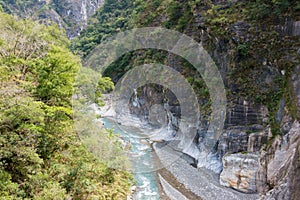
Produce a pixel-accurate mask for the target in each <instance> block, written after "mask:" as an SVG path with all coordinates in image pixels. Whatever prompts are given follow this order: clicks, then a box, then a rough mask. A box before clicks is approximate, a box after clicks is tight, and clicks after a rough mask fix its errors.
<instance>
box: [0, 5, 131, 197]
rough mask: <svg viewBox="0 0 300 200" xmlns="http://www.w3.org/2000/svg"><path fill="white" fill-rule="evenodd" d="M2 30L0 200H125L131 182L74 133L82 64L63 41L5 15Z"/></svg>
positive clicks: (50, 30) (50, 29)
mask: <svg viewBox="0 0 300 200" xmlns="http://www.w3.org/2000/svg"><path fill="white" fill-rule="evenodd" d="M0 29H1V32H0V93H1V94H0V133H1V134H0V199H67V198H72V199H124V198H126V196H127V194H128V191H129V186H130V184H131V175H130V174H128V173H127V172H122V171H118V170H115V169H112V168H110V167H108V166H107V163H105V160H98V159H96V158H95V157H94V156H93V155H92V154H91V153H90V152H88V151H87V149H86V148H85V147H84V146H83V145H82V144H81V142H80V140H79V138H78V136H77V134H76V131H75V129H74V127H73V113H72V108H71V96H72V94H73V84H74V79H75V76H76V73H77V71H78V70H79V69H80V68H81V62H80V58H78V57H77V56H75V55H74V54H72V53H71V52H70V51H69V49H68V46H69V41H68V39H67V38H66V37H65V33H64V32H63V31H61V30H59V29H58V27H57V26H45V25H42V24H39V23H37V22H34V21H31V20H23V19H18V18H15V17H13V16H11V15H8V14H5V13H3V12H2V11H0ZM103 81H106V82H107V81H109V80H108V79H104V80H103ZM100 83H101V81H100ZM107 85H109V84H107ZM102 135H104V137H109V136H108V135H110V134H109V132H107V133H105V132H104V133H102ZM105 135H106V136H105ZM116 145H117V144H116ZM102 153H103V154H105V152H102Z"/></svg>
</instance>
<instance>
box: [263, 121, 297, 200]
mask: <svg viewBox="0 0 300 200" xmlns="http://www.w3.org/2000/svg"><path fill="white" fill-rule="evenodd" d="M299 158H300V124H299V122H294V123H293V125H292V128H291V130H290V131H289V133H288V134H286V135H284V136H277V137H276V139H275V140H274V142H273V143H272V145H271V146H270V147H269V148H268V149H267V150H266V151H263V152H262V154H261V158H260V160H259V170H258V174H257V187H258V191H259V193H261V194H265V193H266V192H267V191H268V192H267V194H266V195H263V197H262V198H263V199H298V198H299V196H300V191H299V185H300V177H299V174H300V159H299Z"/></svg>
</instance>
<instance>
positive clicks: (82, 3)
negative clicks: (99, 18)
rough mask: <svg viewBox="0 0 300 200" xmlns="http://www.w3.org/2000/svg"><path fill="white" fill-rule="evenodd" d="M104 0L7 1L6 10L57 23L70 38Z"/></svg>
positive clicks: (24, 16)
mask: <svg viewBox="0 0 300 200" xmlns="http://www.w3.org/2000/svg"><path fill="white" fill-rule="evenodd" d="M103 4H104V0H64V1H61V0H32V1H24V2H20V3H19V4H15V3H14V1H9V2H5V8H4V10H5V11H6V12H8V13H11V14H14V15H17V16H20V17H22V18H33V19H34V20H40V21H41V22H43V23H45V24H52V23H53V22H54V23H57V24H58V26H59V27H60V28H62V29H65V30H66V32H67V36H68V37H69V38H71V39H72V38H74V37H76V36H78V35H79V34H80V32H81V31H82V30H83V28H84V27H85V26H86V25H87V22H88V19H89V18H90V17H91V16H92V15H93V14H95V12H96V10H97V9H99V8H100V7H102V5H103Z"/></svg>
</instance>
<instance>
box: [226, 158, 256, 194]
mask: <svg viewBox="0 0 300 200" xmlns="http://www.w3.org/2000/svg"><path fill="white" fill-rule="evenodd" d="M222 161H223V171H222V173H221V175H220V184H221V185H223V186H226V187H230V188H234V189H236V190H238V191H241V192H245V193H255V192H256V173H257V169H258V155H256V154H242V153H237V154H226V155H225V156H224V157H223V159H222Z"/></svg>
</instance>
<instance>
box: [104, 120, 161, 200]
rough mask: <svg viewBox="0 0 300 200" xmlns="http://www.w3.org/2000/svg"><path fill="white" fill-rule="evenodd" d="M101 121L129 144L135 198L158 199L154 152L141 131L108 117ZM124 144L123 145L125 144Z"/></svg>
mask: <svg viewBox="0 0 300 200" xmlns="http://www.w3.org/2000/svg"><path fill="white" fill-rule="evenodd" d="M102 122H103V123H104V127H105V128H107V129H113V130H114V133H116V134H118V135H119V136H120V137H121V138H122V140H124V141H125V144H127V145H128V144H129V145H130V150H129V153H128V156H129V159H130V161H131V163H132V166H133V169H132V170H133V173H134V177H135V180H136V186H137V190H136V192H135V194H134V199H136V200H159V199H160V198H159V189H158V179H157V175H156V173H155V168H156V166H155V152H154V151H153V149H152V148H151V145H150V143H149V142H148V139H147V137H146V136H145V135H144V134H143V132H142V131H141V130H140V129H138V128H136V127H130V126H123V125H120V124H118V123H116V122H115V121H114V120H112V119H109V118H103V119H102ZM125 144H124V145H125Z"/></svg>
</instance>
